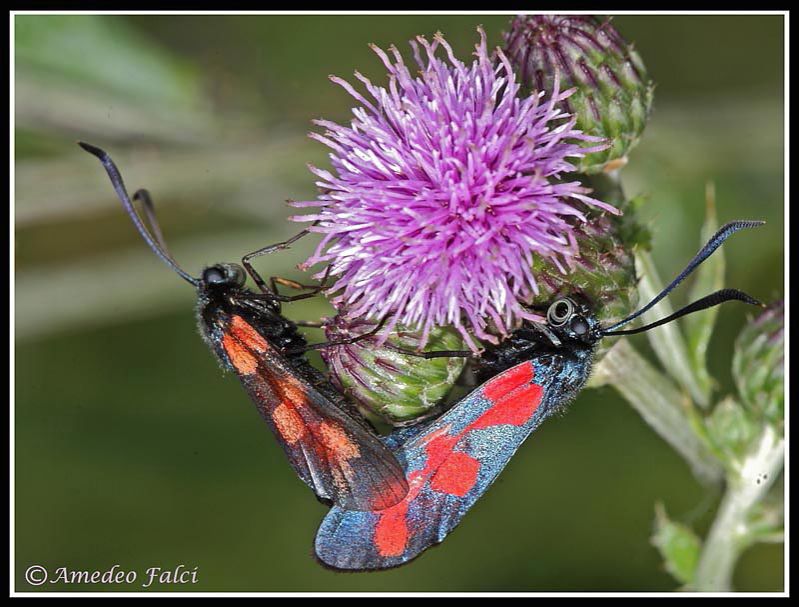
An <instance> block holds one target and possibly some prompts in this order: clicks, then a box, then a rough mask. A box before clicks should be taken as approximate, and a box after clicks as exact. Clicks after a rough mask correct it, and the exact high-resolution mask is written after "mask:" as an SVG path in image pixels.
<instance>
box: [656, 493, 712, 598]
mask: <svg viewBox="0 0 799 607" xmlns="http://www.w3.org/2000/svg"><path fill="white" fill-rule="evenodd" d="M651 541H652V545H654V546H655V548H657V549H658V551H659V552H660V555H661V556H662V557H663V562H664V565H665V567H666V571H668V572H669V573H670V574H671V575H672V576H673V577H674V578H675V579H676V580H678V581H679V582H681V583H682V584H690V583H691V582H692V581H693V579H694V573H695V572H696V565H697V563H698V562H699V551H700V549H701V548H702V542H701V540H700V539H699V537H697V535H696V534H695V533H694V532H693V530H691V529H690V528H689V527H687V526H686V525H682V524H680V523H675V522H674V521H672V520H670V519H669V517H668V515H667V514H666V509H665V507H664V506H663V504H662V503H660V502H658V503H657V504H655V532H654V534H653V535H652V538H651Z"/></svg>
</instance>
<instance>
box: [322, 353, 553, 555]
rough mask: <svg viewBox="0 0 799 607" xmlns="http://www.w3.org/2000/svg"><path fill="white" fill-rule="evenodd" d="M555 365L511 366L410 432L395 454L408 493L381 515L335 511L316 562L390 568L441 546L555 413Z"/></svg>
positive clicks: (326, 525)
mask: <svg viewBox="0 0 799 607" xmlns="http://www.w3.org/2000/svg"><path fill="white" fill-rule="evenodd" d="M558 363H562V360H560V357H556V356H548V357H546V360H543V359H538V360H536V361H534V362H533V361H526V362H523V363H521V364H519V365H517V366H515V367H513V368H511V369H508V370H507V371H504V372H503V373H501V374H499V375H497V376H496V377H494V378H492V379H490V380H489V381H487V382H486V383H484V384H483V385H482V386H480V387H479V388H477V389H476V390H474V391H473V392H471V393H470V394H469V395H468V396H466V397H465V398H464V399H462V400H461V401H460V402H458V403H457V404H456V405H454V406H453V407H452V408H451V409H449V410H448V411H447V412H446V413H445V414H444V415H442V416H441V417H440V418H438V419H436V420H434V421H432V422H431V423H429V424H427V425H426V426H424V428H423V429H422V430H419V431H417V432H416V433H410V434H409V435H407V436H408V438H407V439H406V440H404V441H402V442H400V443H399V444H397V445H396V446H395V447H394V449H395V454H396V455H397V458H398V459H399V460H400V461H401V462H403V465H404V466H405V470H406V476H407V478H408V482H409V485H410V488H409V491H408V495H407V496H406V497H405V499H403V500H402V501H401V502H399V503H398V504H397V505H395V506H393V507H391V508H388V509H385V510H383V511H380V512H354V511H347V510H346V509H343V508H338V507H336V508H332V509H331V510H330V512H329V513H328V514H327V516H326V517H325V518H324V520H323V521H322V523H321V525H320V527H319V530H318V531H317V535H316V541H315V549H316V555H317V557H318V558H319V560H321V561H322V562H323V563H324V564H326V565H328V566H330V567H333V568H335V569H386V568H389V567H396V566H398V565H402V564H404V563H406V562H408V561H409V560H411V559H413V558H415V557H416V556H418V555H419V554H421V553H422V552H423V551H424V550H426V549H427V548H429V547H430V546H433V545H435V544H438V543H440V542H442V541H443V540H444V538H445V537H446V536H447V534H449V532H450V531H452V529H454V528H455V526H456V525H457V524H458V523H459V522H460V521H461V519H462V518H463V517H464V516H465V515H466V513H467V512H468V511H469V509H470V508H471V507H472V506H473V505H474V504H475V502H477V500H478V499H479V498H480V497H481V496H482V495H483V494H484V493H485V492H486V490H487V489H488V487H490V486H491V484H492V483H493V482H494V480H496V478H497V476H498V475H499V473H500V472H501V471H502V470H503V468H504V467H505V466H506V465H507V463H508V462H509V461H510V459H511V457H512V456H513V454H514V453H515V452H516V450H517V449H518V448H519V446H520V445H521V444H522V443H523V442H524V440H525V439H526V438H527V436H529V435H530V433H531V432H532V431H533V430H535V428H536V427H538V425H539V424H540V423H541V421H543V419H544V418H545V417H546V415H547V412H548V411H550V410H551V407H550V406H549V405H550V402H547V401H551V400H554V398H553V397H556V391H550V390H548V388H549V387H550V386H551V385H552V384H553V383H554V381H555V380H556V379H557V371H558V369H560V368H562V366H563V365H562V364H558ZM542 404H543V405H544V406H542ZM403 438H405V437H403ZM391 440H392V437H390V438H389V442H391ZM394 442H396V439H394Z"/></svg>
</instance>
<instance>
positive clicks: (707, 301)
mask: <svg viewBox="0 0 799 607" xmlns="http://www.w3.org/2000/svg"><path fill="white" fill-rule="evenodd" d="M732 300H736V301H742V302H744V303H748V304H751V305H753V306H761V307H762V306H763V304H762V303H761V302H759V301H758V300H756V299H755V298H754V297H752V296H750V295H747V294H746V293H744V292H743V291H739V290H738V289H721V290H720V291H716V292H715V293H711V294H710V295H706V296H705V297H703V298H702V299H697V300H696V301H695V302H693V303H691V304H688V305H687V306H685V307H684V308H680V309H679V310H677V311H676V312H674V314H670V315H669V316H667V317H666V318H661V319H660V320H657V321H655V322H653V323H649V324H648V325H644V326H643V327H638V328H636V329H627V330H624V331H602V332H601V334H602V336H603V337H604V336H605V335H635V334H636V333H643V332H644V331H648V330H649V329H654V328H655V327H659V326H660V325H665V324H666V323H667V322H671V321H672V320H676V319H678V318H680V317H681V316H685V315H686V314H691V313H692V312H699V310H705V309H707V308H712V307H713V306H717V305H719V304H722V303H724V302H725V301H732Z"/></svg>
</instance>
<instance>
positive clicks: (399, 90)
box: [294, 30, 617, 350]
mask: <svg viewBox="0 0 799 607" xmlns="http://www.w3.org/2000/svg"><path fill="white" fill-rule="evenodd" d="M412 47H413V50H414V56H415V61H416V63H417V65H418V68H415V69H414V70H413V71H412V70H411V69H410V68H409V67H408V66H406V64H405V63H404V61H403V58H402V56H401V55H400V53H399V51H398V50H397V49H396V48H393V47H392V48H391V49H390V50H389V53H385V52H384V51H382V50H381V49H379V48H376V47H373V50H374V51H375V52H376V53H377V55H378V56H379V57H380V59H381V60H382V61H383V64H384V65H385V67H386V69H387V70H388V75H389V82H388V85H387V86H386V87H380V86H376V85H374V84H372V83H371V82H370V81H369V80H368V79H367V78H365V77H364V76H362V75H360V74H358V73H356V78H357V79H358V80H359V81H360V82H361V84H362V85H363V87H364V88H365V89H366V91H367V93H368V95H361V93H359V92H358V91H356V90H355V88H353V87H352V86H350V85H349V84H348V83H346V82H344V81H343V80H340V79H338V78H333V80H334V82H337V83H338V84H340V85H341V86H343V87H344V88H345V90H346V91H347V92H349V93H350V95H352V96H353V97H354V98H355V99H356V101H357V102H358V103H359V104H360V107H358V108H356V109H355V110H353V114H354V119H353V120H352V122H351V124H350V125H349V126H342V125H338V124H335V123H332V122H329V121H324V120H319V121H316V124H318V125H319V126H321V127H323V128H325V129H326V132H325V133H324V134H318V133H313V134H312V135H311V137H313V138H314V139H316V140H318V141H320V142H322V143H324V144H325V145H327V146H328V147H330V148H331V150H332V151H331V153H330V159H331V163H332V170H331V171H327V170H323V169H319V168H313V167H312V171H313V172H314V174H315V175H317V176H318V177H319V180H318V181H317V185H318V186H319V188H320V189H321V194H320V196H319V197H318V199H317V200H314V201H307V202H298V203H294V204H295V205H296V206H299V207H311V206H316V207H320V209H319V211H318V212H316V213H314V214H311V215H305V216H300V217H295V218H294V219H295V220H299V221H313V222H316V223H315V225H313V226H312V227H311V228H310V229H311V230H313V231H316V232H321V233H322V234H324V238H323V239H322V241H321V243H320V245H319V247H318V248H317V250H316V252H315V254H314V255H313V256H312V257H311V258H310V259H309V260H308V261H307V262H306V264H305V265H306V266H307V265H311V264H315V263H328V264H330V266H331V275H332V276H334V277H336V282H335V283H334V285H333V286H332V287H331V289H330V290H329V291H328V292H329V293H330V294H332V298H331V300H332V302H333V304H334V305H336V307H337V308H339V309H340V310H346V314H347V315H348V316H349V317H350V318H360V317H363V318H370V319H372V320H375V321H379V320H381V319H383V318H387V319H388V322H387V324H386V331H390V330H391V328H392V327H393V326H394V324H396V323H399V324H402V325H403V326H405V327H407V328H409V329H412V330H419V331H421V334H420V335H421V338H420V345H424V344H425V343H427V341H428V338H429V335H430V332H431V331H432V330H433V329H434V328H435V327H441V326H447V325H449V326H453V327H455V328H456V329H458V330H459V331H460V333H461V334H462V335H463V337H464V339H465V340H466V341H467V344H468V346H469V347H470V348H472V349H475V350H476V349H478V345H477V343H476V341H475V340H474V339H473V337H477V338H478V339H484V340H488V341H493V342H495V341H497V336H502V335H506V334H507V333H508V331H509V330H511V329H512V328H513V327H514V325H515V324H516V323H517V321H519V320H520V319H522V318H534V319H538V316H536V315H534V314H531V313H530V312H529V311H528V310H526V309H525V308H524V306H523V305H522V303H523V302H525V301H529V299H530V298H531V297H532V296H534V295H535V294H536V293H538V291H539V286H538V284H537V280H536V276H535V274H534V272H533V266H534V262H535V260H536V259H539V258H540V259H547V260H549V261H550V262H551V263H552V264H553V265H554V266H555V267H557V268H558V269H559V270H560V271H563V272H564V273H566V272H567V271H568V269H569V268H570V267H571V263H572V262H573V260H574V259H575V257H577V255H578V253H579V242H578V232H576V231H575V229H574V226H575V223H578V224H579V223H581V222H584V221H585V219H586V216H585V211H586V210H587V209H588V208H590V207H594V208H600V209H604V210H608V211H612V212H617V211H616V210H615V209H614V208H613V207H612V206H611V205H607V204H604V203H602V202H599V201H598V200H595V199H593V198H591V197H589V196H588V193H589V191H588V190H587V188H585V187H584V186H583V185H581V184H580V183H579V182H578V181H576V180H572V181H566V180H564V179H563V176H564V174H566V173H569V172H572V171H574V169H575V167H574V165H573V164H571V159H579V158H580V157H582V156H583V155H584V154H586V153H590V152H594V151H598V150H600V149H602V147H603V146H602V144H601V143H600V142H599V140H598V139H597V138H595V137H590V136H587V135H585V134H583V133H582V132H581V131H580V130H579V129H577V128H575V120H576V119H575V118H574V117H570V116H568V115H567V114H565V113H564V111H563V110H562V109H561V108H562V102H563V101H564V100H566V99H567V98H568V97H569V96H570V95H571V91H564V90H563V89H562V88H561V87H559V85H558V84H557V82H554V83H553V85H552V88H551V89H550V90H548V91H547V92H544V91H541V92H539V93H536V94H534V95H532V96H530V97H521V96H520V95H519V88H520V86H519V83H518V82H517V81H516V77H515V75H514V73H513V70H512V68H511V65H510V63H509V62H508V60H507V59H506V57H505V56H504V54H502V52H501V51H498V52H497V54H496V61H494V60H492V58H491V57H489V55H488V51H487V47H486V40H485V34H484V33H483V32H482V30H480V42H479V43H478V44H477V46H476V52H475V56H476V58H475V60H474V61H473V62H472V64H471V65H466V64H464V63H463V62H461V61H459V60H458V59H456V58H455V56H454V55H453V52H452V49H451V48H450V46H449V45H448V44H447V43H446V41H445V40H444V39H443V38H442V37H441V36H440V35H437V36H436V37H435V39H434V41H433V42H432V43H430V42H428V41H426V40H425V39H424V38H421V37H420V38H417V40H416V42H414V43H412ZM442 51H443V52H442ZM367 97H368V98H367ZM586 145H587V146H588V147H584V146H586Z"/></svg>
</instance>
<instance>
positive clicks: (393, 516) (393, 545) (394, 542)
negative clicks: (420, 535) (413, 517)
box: [375, 500, 409, 557]
mask: <svg viewBox="0 0 799 607" xmlns="http://www.w3.org/2000/svg"><path fill="white" fill-rule="evenodd" d="M408 504H409V502H408V501H407V500H403V501H401V502H400V503H399V504H397V505H396V506H394V507H392V508H388V509H387V510H382V511H381V512H380V519H379V520H378V521H377V527H376V528H375V545H376V546H377V551H378V552H379V553H380V555H381V556H386V557H388V556H399V555H401V554H402V553H403V552H405V546H406V545H407V544H408V522H407V520H406V518H407V515H408Z"/></svg>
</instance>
